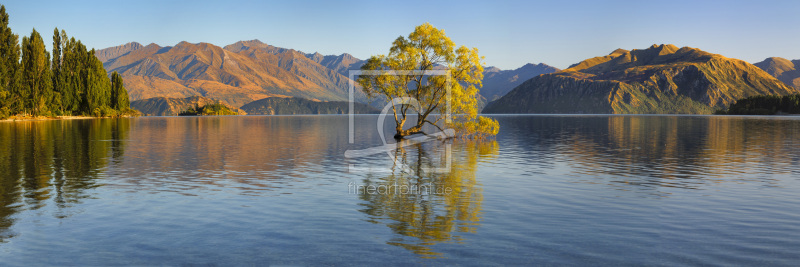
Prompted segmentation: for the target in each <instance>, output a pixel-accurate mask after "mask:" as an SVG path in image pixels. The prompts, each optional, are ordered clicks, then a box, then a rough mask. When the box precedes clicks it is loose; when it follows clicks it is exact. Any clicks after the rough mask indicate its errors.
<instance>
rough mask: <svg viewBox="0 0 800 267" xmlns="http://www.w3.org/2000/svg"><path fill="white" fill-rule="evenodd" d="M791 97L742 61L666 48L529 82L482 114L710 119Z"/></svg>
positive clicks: (594, 61)
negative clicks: (757, 98)
mask: <svg viewBox="0 0 800 267" xmlns="http://www.w3.org/2000/svg"><path fill="white" fill-rule="evenodd" d="M796 92H797V90H796V89H794V88H790V87H788V86H786V85H784V84H783V83H782V82H780V81H778V80H777V79H775V78H774V77H772V76H770V75H769V74H767V73H766V72H764V71H763V70H761V69H759V68H758V67H756V66H753V65H751V64H749V63H747V62H744V61H742V60H738V59H732V58H727V57H724V56H722V55H718V54H712V53H709V52H705V51H702V50H700V49H697V48H691V47H682V48H678V47H677V46H674V45H669V44H667V45H653V46H651V47H649V48H647V49H634V50H630V51H628V50H624V49H617V50H614V51H613V52H612V53H610V54H609V55H606V56H600V57H594V58H589V59H586V60H584V61H581V62H579V63H576V64H573V65H572V66H570V68H568V69H565V70H562V71H559V72H555V73H550V74H544V75H540V76H537V77H534V78H532V79H530V80H528V81H526V82H524V83H523V84H521V85H520V86H518V87H516V88H514V89H513V90H512V91H511V92H509V93H508V94H506V95H505V96H503V97H501V98H500V99H498V100H496V101H494V102H492V103H489V104H488V105H487V107H486V108H485V109H484V112H486V113H614V114H629V113H689V114H710V113H712V112H713V111H714V110H716V109H722V108H727V106H728V105H730V104H731V103H732V102H734V101H736V100H737V99H740V98H744V97H748V96H752V95H761V94H776V95H786V94H791V93H796Z"/></svg>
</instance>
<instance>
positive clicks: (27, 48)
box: [22, 29, 53, 115]
mask: <svg viewBox="0 0 800 267" xmlns="http://www.w3.org/2000/svg"><path fill="white" fill-rule="evenodd" d="M50 77H51V73H50V53H48V52H47V49H45V46H44V40H42V36H41V35H39V32H37V31H36V29H33V32H31V36H30V37H27V36H26V37H23V38H22V86H23V90H24V91H26V93H27V96H28V97H27V100H28V101H26V102H27V103H26V104H25V107H26V108H25V109H26V111H28V112H30V113H31V114H33V115H41V114H43V113H44V112H47V111H48V107H49V104H50V102H51V101H50V100H51V97H52V93H53V81H52V80H51V78H50Z"/></svg>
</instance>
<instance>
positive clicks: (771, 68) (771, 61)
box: [753, 57, 800, 89]
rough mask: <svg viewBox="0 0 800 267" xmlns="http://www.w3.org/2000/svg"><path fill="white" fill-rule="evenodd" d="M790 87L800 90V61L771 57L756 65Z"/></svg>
mask: <svg viewBox="0 0 800 267" xmlns="http://www.w3.org/2000/svg"><path fill="white" fill-rule="evenodd" d="M753 65H755V66H756V67H759V68H761V69H762V70H764V71H766V72H767V73H769V74H770V75H772V76H773V77H775V78H778V80H780V81H782V82H783V83H785V84H786V85H788V86H791V87H794V88H796V89H800V59H795V60H788V59H785V58H782V57H770V58H767V59H764V61H761V62H758V63H754V64H753Z"/></svg>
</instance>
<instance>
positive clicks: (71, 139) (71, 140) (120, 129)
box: [0, 119, 131, 242]
mask: <svg viewBox="0 0 800 267" xmlns="http://www.w3.org/2000/svg"><path fill="white" fill-rule="evenodd" d="M130 126H131V120H130V119H90V120H57V121H23V122H2V123H0V242H5V241H6V240H7V239H8V238H11V237H13V236H14V233H11V232H9V231H8V229H10V227H11V226H12V225H13V224H14V215H15V214H17V213H18V212H21V211H23V210H38V209H41V208H44V207H46V206H48V205H52V206H54V207H55V209H53V212H54V214H53V216H55V217H57V218H64V217H67V216H69V214H68V213H66V212H64V210H65V208H67V207H70V206H73V205H75V204H78V203H80V201H81V199H85V198H88V197H91V196H90V194H89V193H87V190H88V189H91V188H94V187H97V186H98V183H97V182H96V178H97V177H98V176H99V175H101V174H102V172H103V170H104V169H105V167H106V166H107V165H108V164H109V161H118V160H119V158H121V157H122V155H123V151H124V145H125V144H124V140H125V139H127V136H128V132H129V129H130Z"/></svg>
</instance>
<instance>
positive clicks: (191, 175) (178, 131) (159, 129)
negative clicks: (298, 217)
mask: <svg viewBox="0 0 800 267" xmlns="http://www.w3.org/2000/svg"><path fill="white" fill-rule="evenodd" d="M342 125H347V117H346V116H302V117H300V116H274V117H263V116H258V117H256V116H235V117H192V118H186V117H150V118H141V119H139V120H137V121H136V132H135V135H132V136H131V137H130V138H129V140H130V143H131V144H136V145H131V146H129V147H128V149H127V150H126V152H125V153H126V160H125V162H124V163H123V164H124V165H123V166H121V168H122V169H125V170H126V171H127V172H128V175H126V176H125V178H123V179H124V180H120V181H118V182H119V184H122V185H126V186H127V185H133V186H135V188H136V190H151V191H154V192H161V191H170V192H186V191H190V190H187V189H196V190H203V189H204V188H205V189H211V190H218V189H219V188H225V187H227V188H236V189H239V190H242V192H243V193H248V194H249V193H255V192H260V191H262V190H267V191H270V190H274V189H276V188H281V187H284V186H286V182H288V181H293V180H296V179H298V178H299V176H298V172H297V170H300V169H302V170H305V171H312V170H315V169H314V168H323V167H324V166H322V165H320V164H318V163H319V162H322V161H323V160H325V157H326V155H327V154H324V153H320V151H339V150H341V153H344V149H345V148H344V147H343V146H342V142H346V141H343V140H346V138H347V131H344V132H342V131H332V130H329V129H342V128H341V127H342ZM326 129H328V131H326ZM337 138H338V139H337ZM331 140H336V141H331ZM331 154H332V155H339V153H338V152H331ZM162 170H172V171H171V172H169V173H164V172H163V171H162ZM318 171H320V172H321V171H322V170H318Z"/></svg>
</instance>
